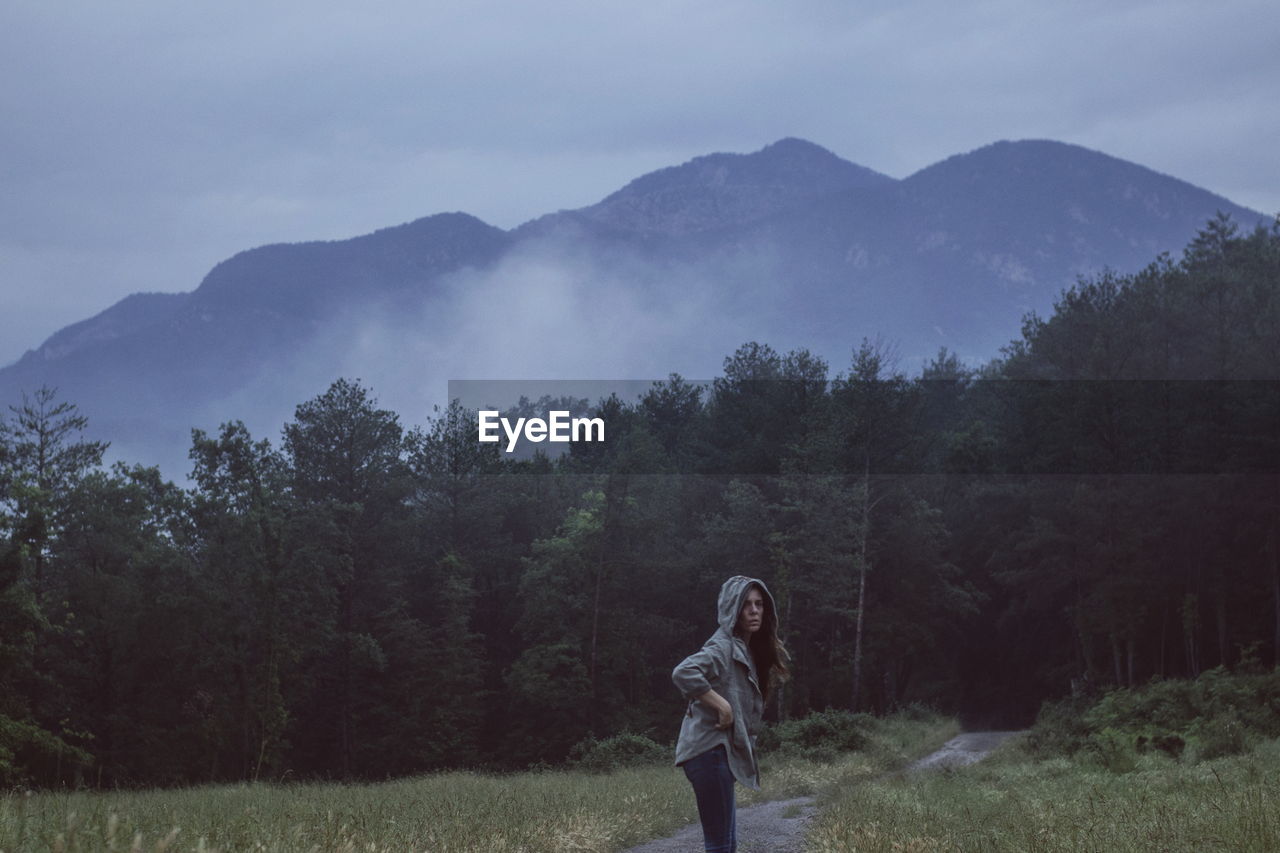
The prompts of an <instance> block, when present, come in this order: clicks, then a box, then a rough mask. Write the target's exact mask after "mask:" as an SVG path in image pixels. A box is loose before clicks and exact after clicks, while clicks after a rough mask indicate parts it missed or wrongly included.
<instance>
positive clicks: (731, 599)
mask: <svg viewBox="0 0 1280 853" xmlns="http://www.w3.org/2000/svg"><path fill="white" fill-rule="evenodd" d="M752 584H756V585H757V586H759V587H760V589H761V590H763V591H764V597H765V599H766V600H767V601H768V603H769V612H770V613H772V614H773V618H774V622H775V625H776V623H777V619H778V608H777V605H776V604H775V603H774V600H773V593H771V592H769V587H767V586H765V584H764V581H762V580H759V579H757V578H749V577H746V576H744V575H734V576H733V577H731V578H729V579H728V580H727V581H725V582H724V584H723V585H722V586H721V587H720V600H719V602H718V603H717V606H716V610H717V613H718V615H719V621H720V627H721V628H723V629H724V630H725V632H726V633H727V634H728V635H729V636H731V637H732V636H733V629H734V627H735V626H736V625H737V624H738V614H739V613H741V612H742V600H743V599H744V598H746V597H747V590H748V589H750V588H751V585H752ZM775 630H776V627H775Z"/></svg>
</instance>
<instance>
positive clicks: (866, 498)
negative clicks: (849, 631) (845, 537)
mask: <svg viewBox="0 0 1280 853" xmlns="http://www.w3.org/2000/svg"><path fill="white" fill-rule="evenodd" d="M870 533H871V476H870V461H869V460H868V461H867V463H866V465H865V466H864V468H863V474H862V519H861V522H860V523H859V525H858V617H857V621H856V623H855V625H854V634H853V695H852V696H851V699H852V702H851V708H852V710H854V711H857V710H858V707H859V706H858V697H859V695H860V694H861V692H862V626H863V621H864V618H863V617H864V615H865V612H866V603H867V570H868V569H869V568H870V567H869V566H868V565H867V539H869V538H870Z"/></svg>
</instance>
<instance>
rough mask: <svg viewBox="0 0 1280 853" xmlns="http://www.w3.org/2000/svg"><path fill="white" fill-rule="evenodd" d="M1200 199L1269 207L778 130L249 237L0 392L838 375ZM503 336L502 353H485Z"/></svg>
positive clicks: (996, 331) (1003, 306) (99, 412)
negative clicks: (536, 202)
mask: <svg viewBox="0 0 1280 853" xmlns="http://www.w3.org/2000/svg"><path fill="white" fill-rule="evenodd" d="M1218 210H1223V211H1224V212H1226V213H1228V214H1230V215H1231V216H1233V218H1234V219H1235V220H1236V221H1237V222H1238V223H1239V224H1241V225H1242V226H1244V227H1249V226H1250V225H1251V224H1252V223H1253V222H1262V221H1265V220H1266V218H1265V217H1263V216H1261V215H1260V214H1257V213H1255V212H1253V211H1250V210H1248V209H1246V208H1243V207H1240V206H1238V205H1234V204H1232V203H1231V202H1230V201H1229V200H1226V199H1224V198H1222V197H1221V196H1217V195H1214V194H1212V193H1210V192H1208V191H1207V190H1203V189H1201V188H1198V187H1195V186H1193V185H1191V184H1189V183H1187V182H1185V181H1180V180H1179V179H1177V178H1173V177H1170V176H1167V175H1162V174H1160V173H1158V172H1155V171H1154V170H1151V169H1148V168H1147V167H1144V166H1141V165H1139V164H1134V163H1130V162H1128V161H1124V160H1121V159H1119V158H1115V157H1111V156H1110V155H1106V154H1104V153H1101V152H1096V151H1092V150H1091V149H1087V148H1084V147H1081V146H1077V145H1072V144H1069V143H1061V142H1055V141H1053V140H1018V141H1008V140H1002V141H999V142H995V143H992V144H990V145H987V146H982V147H980V148H977V149H974V150H973V151H970V152H966V153H963V154H957V155H954V156H952V157H948V158H946V159H944V160H942V161H939V162H938V163H935V164H932V165H930V166H927V167H925V168H923V169H920V170H918V171H916V172H914V173H912V174H911V175H909V176H907V177H906V178H901V179H897V178H892V177H889V176H887V175H883V174H881V173H879V172H876V171H874V170H872V169H869V168H867V167H864V166H860V165H858V164H855V163H852V162H850V161H847V160H844V159H842V158H840V157H838V156H837V155H835V154H833V153H832V152H830V151H829V150H827V149H825V148H822V147H821V146H818V145H815V144H814V143H811V142H807V141H805V140H801V139H796V138H786V139H782V140H779V141H777V142H775V143H772V144H770V145H768V146H765V147H764V148H762V149H760V150H758V151H755V152H752V153H749V154H726V153H716V154H708V155H703V156H701V157H695V158H693V159H691V160H689V161H686V162H685V163H683V164H679V165H675V166H671V167H667V168H665V169H658V170H654V171H652V172H649V173H646V174H644V175H641V176H638V177H637V178H635V179H634V180H632V181H630V182H628V183H627V184H625V185H624V186H622V187H621V188H619V189H618V190H616V191H614V192H612V193H610V194H608V195H606V196H605V197H604V198H602V199H601V200H600V201H598V202H596V203H595V204H592V205H588V206H586V207H583V208H578V209H576V210H568V211H559V212H557V213H551V214H547V215H545V216H541V217H537V218H536V219H533V220H530V221H529V222H526V223H524V224H522V225H520V226H518V227H516V228H513V229H510V230H503V229H501V228H497V227H495V226H493V225H489V224H487V223H485V222H483V221H482V220H480V219H478V218H476V217H474V216H471V215H470V214H466V213H462V212H454V213H440V214H434V215H431V216H425V217H422V218H419V219H415V220H413V221H411V222H406V223H403V224H401V225H396V226H391V227H388V228H383V229H378V230H377V231H374V232H371V233H368V234H363V235H359V236H356V237H352V238H348V239H345V240H331V241H310V242H303V243H277V244H269V245H265V246H259V247H255V248H251V249H247V250H245V251H243V252H239V253H237V254H235V255H233V256H231V257H230V258H227V259H226V260H224V261H222V262H220V263H219V264H217V265H215V266H214V267H213V269H211V270H210V271H209V273H208V274H207V275H206V276H204V278H203V279H202V280H201V282H200V284H199V286H198V287H196V288H195V289H194V290H192V291H188V292H185V293H177V294H133V295H131V296H129V297H126V298H125V299H124V300H121V301H120V302H118V303H117V304H116V305H113V306H112V307H110V308H108V309H107V310H105V311H103V312H100V313H99V314H97V315H94V316H93V317H90V318H87V319H86V320H82V321H79V322H78V323H75V324H72V325H70V326H68V327H66V328H64V329H61V330H59V331H58V332H56V333H55V334H54V335H52V336H50V337H49V338H48V339H46V340H45V341H44V342H43V343H42V344H41V345H40V346H39V347H37V348H36V349H35V350H30V351H28V352H27V353H26V354H25V355H24V356H23V357H22V358H21V359H19V360H18V361H17V362H15V363H14V364H12V365H9V366H7V367H4V368H2V369H0V397H4V398H6V399H9V400H12V399H14V398H15V397H16V395H17V392H18V391H20V390H23V389H25V390H28V391H29V390H32V389H33V388H35V387H38V386H39V385H41V384H50V385H56V386H60V387H61V388H62V390H63V392H64V393H65V394H66V395H67V396H69V397H70V398H71V399H73V400H75V401H76V402H77V403H80V404H81V405H82V407H83V408H85V410H86V411H88V412H89V413H90V414H91V415H92V416H93V417H94V419H95V420H96V421H98V422H105V425H104V431H105V432H116V433H118V432H120V431H121V430H122V429H127V430H128V431H130V433H131V434H132V435H133V436H134V437H136V438H138V439H139V440H144V439H145V433H146V431H147V429H149V428H147V427H145V426H139V424H140V423H141V424H146V423H147V422H148V421H156V422H161V421H167V420H178V421H181V422H182V423H183V424H184V425H185V426H191V425H194V423H195V422H196V420H197V419H204V422H205V423H207V419H208V418H209V417H210V416H211V413H213V414H212V416H213V417H216V418H219V419H223V420H225V419H228V418H231V417H238V416H240V413H239V412H236V411H229V410H228V408H230V407H232V406H233V405H250V403H246V402H245V400H249V399H250V398H252V399H258V398H256V397H254V393H258V396H259V397H261V398H262V399H264V400H267V401H268V403H270V404H273V405H277V406H278V407H281V408H282V407H283V405H284V403H283V402H282V401H281V398H282V397H287V395H295V397H294V398H293V399H289V400H288V402H289V403H291V404H296V403H298V402H301V401H302V400H303V399H306V398H307V397H308V396H310V395H312V394H314V393H317V392H318V391H319V390H323V388H322V387H321V388H316V387H315V385H316V384H317V383H319V382H321V381H323V379H322V377H323V376H325V375H331V374H332V373H333V372H334V371H342V372H344V373H346V374H350V373H351V372H352V371H360V372H363V373H364V374H366V375H370V374H373V375H376V374H377V373H378V371H379V370H381V369H382V368H381V367H380V365H382V364H384V363H386V362H388V361H390V362H397V363H398V362H401V361H403V360H405V359H406V358H407V356H406V355H405V354H406V353H419V352H421V353H423V354H424V355H422V356H420V358H422V359H424V364H423V367H422V369H423V370H427V369H430V370H436V371H443V372H445V373H446V374H447V375H454V376H456V375H463V372H464V369H465V370H474V369H475V366H476V363H477V362H476V357H475V355H476V353H483V354H486V355H485V357H486V358H488V359H489V360H488V361H486V362H484V364H486V365H488V366H487V369H489V370H491V371H494V372H497V373H498V374H499V375H501V374H502V373H507V374H508V375H510V374H515V373H518V372H522V371H523V372H526V375H527V371H530V370H533V369H535V368H536V369H541V370H544V371H552V368H551V367H550V366H544V367H541V368H538V365H539V363H540V362H539V361H538V360H537V358H534V357H533V356H532V353H533V352H534V351H533V350H531V349H530V347H542V346H544V345H542V344H532V343H530V341H535V340H547V341H550V342H552V343H550V344H547V345H545V346H546V347H549V348H546V349H544V350H538V351H537V352H539V353H540V355H539V356H538V357H540V358H543V359H544V361H543V362H541V363H543V364H545V365H551V364H553V363H554V362H553V361H552V360H550V359H551V356H552V355H554V354H555V353H557V352H559V353H562V362H561V363H563V360H568V361H570V362H572V361H573V358H572V353H573V350H572V347H573V346H583V347H586V343H585V342H589V341H596V345H597V349H599V348H603V349H604V350H605V351H606V352H608V351H612V352H614V353H616V354H617V359H616V361H615V362H614V363H615V364H616V365H621V366H622V368H623V369H627V370H630V371H634V370H640V369H643V368H638V367H626V365H629V364H659V363H660V364H661V365H663V367H659V368H658V371H657V375H665V374H666V373H667V372H670V370H676V371H680V372H684V373H686V375H692V373H691V372H690V371H691V370H707V369H708V368H707V367H705V366H703V367H698V365H706V364H707V361H708V356H707V354H708V353H710V352H715V351H717V350H718V351H719V352H720V356H721V357H723V356H724V355H727V354H729V353H730V352H732V351H733V349H735V348H736V347H737V346H738V345H739V344H741V343H743V342H744V341H746V340H762V341H765V342H769V343H772V344H774V345H775V346H779V347H783V348H785V347H795V346H804V347H806V348H809V349H811V350H813V351H814V352H815V353H816V354H818V355H821V356H823V357H826V358H828V359H830V360H831V361H832V362H833V363H835V364H837V365H838V364H839V363H840V362H841V361H842V360H843V358H845V357H847V353H848V352H849V350H850V348H851V347H852V346H853V345H854V344H856V342H857V341H858V340H859V339H860V338H862V337H877V336H880V337H883V338H887V339H889V340H894V341H897V342H899V343H900V344H901V349H902V350H903V351H904V352H905V354H906V355H907V356H908V357H909V359H910V360H911V363H919V362H920V360H921V359H922V358H923V357H924V356H926V355H929V354H932V352H936V350H937V348H938V347H939V346H947V347H949V348H950V349H952V350H954V351H957V352H959V353H960V354H961V355H962V356H963V357H967V358H970V359H984V358H990V357H994V356H995V355H996V353H997V351H998V348H999V347H1000V346H1002V345H1003V344H1006V343H1008V341H1009V340H1010V339H1011V338H1013V337H1016V335H1017V332H1018V329H1019V328H1020V320H1021V317H1022V316H1023V315H1024V314H1025V313H1026V312H1027V311H1029V310H1041V311H1044V310H1048V309H1049V308H1050V306H1051V305H1052V300H1053V298H1055V297H1056V296H1057V295H1058V294H1059V293H1060V292H1061V290H1062V289H1063V288H1064V287H1067V286H1069V285H1071V284H1072V283H1074V281H1075V280H1076V278H1077V277H1079V276H1080V275H1088V274H1092V273H1096V272H1100V271H1101V270H1102V269H1103V268H1104V267H1105V268H1111V269H1114V270H1116V271H1119V272H1125V271H1136V270H1137V269H1140V268H1141V267H1143V266H1145V265H1146V264H1148V263H1150V262H1152V261H1153V260H1155V258H1156V257H1157V255H1159V254H1160V253H1161V252H1165V251H1168V252H1177V251H1180V250H1181V248H1182V247H1183V246H1184V245H1185V244H1186V243H1187V242H1188V241H1189V240H1190V239H1191V238H1192V237H1194V235H1195V233H1196V231H1197V229H1198V228H1200V227H1202V226H1203V225H1204V224H1205V223H1206V222H1207V221H1208V220H1209V219H1210V218H1211V217H1213V216H1214V214H1215V213H1216V212H1217V211H1218ZM597 327H598V331H597ZM464 331H466V332H467V333H468V334H469V337H463V333H464ZM654 340H660V341H663V342H664V343H663V345H662V346H664V347H666V350H663V351H662V352H663V353H664V354H663V355H662V357H661V359H658V360H655V356H654V355H653V353H654V352H655V350H654V348H653V345H652V341H654ZM477 341H485V342H487V348H486V349H481V350H473V349H472V347H474V346H477V345H478V344H477V343H476V342H477ZM503 349H510V350H511V351H512V354H511V356H510V357H509V358H508V359H507V360H503V358H502V357H501V356H500V355H498V354H493V355H490V353H500V352H501V351H502V350H503ZM842 352H843V353H844V354H845V355H844V356H841V353H842ZM627 354H631V355H632V356H634V357H635V358H634V359H633V360H632V361H628V360H627V359H626V358H625V356H626V355H627ZM695 354H697V355H695ZM414 357H415V358H418V357H419V356H416V355H415V356H414ZM699 359H701V360H699ZM581 363H583V364H598V365H601V366H600V367H599V369H607V368H605V367H604V366H603V365H604V364H608V363H609V362H608V361H607V360H605V361H601V359H600V358H599V357H598V356H595V357H588V356H587V355H585V354H584V356H583V358H582V360H581ZM613 369H614V370H618V369H619V368H618V367H614V368H613ZM650 369H652V368H650ZM303 376H306V377H310V378H307V379H306V380H305V381H303V379H302V378H300V377H303ZM268 387H269V388H270V393H269V394H268V393H267V392H266V391H260V393H259V392H253V393H251V392H250V391H248V390H246V389H252V388H260V389H262V388H268ZM414 393H415V394H418V392H414ZM245 395H248V397H246V396H245ZM418 396H421V395H420V394H418ZM237 400H238V401H240V402H238V403H236V402H234V401H237ZM220 401H221V402H220ZM264 405H265V404H264ZM285 413H286V414H287V412H285ZM279 414H280V412H279V411H276V412H275V413H274V414H273V417H275V416H277V415H279ZM123 424H128V426H127V427H124V426H121V425H123ZM108 437H110V436H108Z"/></svg>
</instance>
